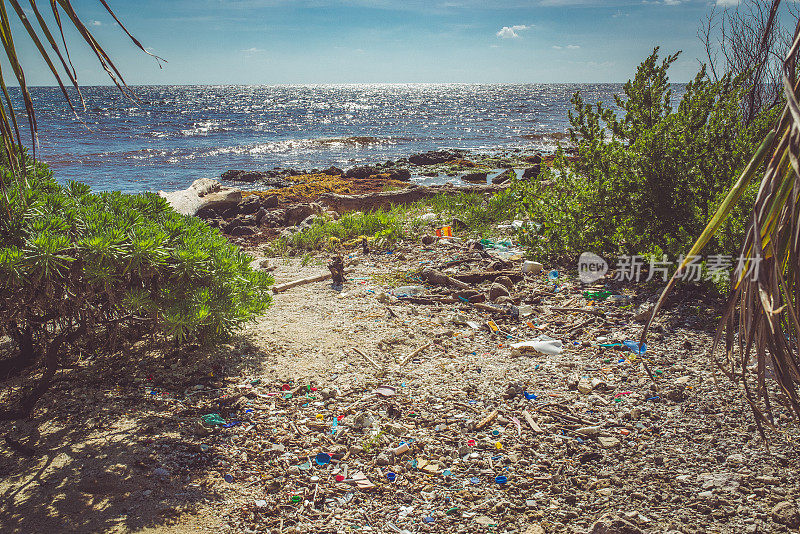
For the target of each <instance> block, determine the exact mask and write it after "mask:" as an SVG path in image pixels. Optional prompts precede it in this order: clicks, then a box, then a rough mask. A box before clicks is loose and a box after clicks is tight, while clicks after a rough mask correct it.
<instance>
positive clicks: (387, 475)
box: [386, 471, 397, 482]
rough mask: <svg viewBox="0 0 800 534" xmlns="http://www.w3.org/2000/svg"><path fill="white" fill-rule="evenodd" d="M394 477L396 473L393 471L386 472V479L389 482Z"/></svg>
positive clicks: (392, 480)
mask: <svg viewBox="0 0 800 534" xmlns="http://www.w3.org/2000/svg"><path fill="white" fill-rule="evenodd" d="M395 478H397V475H396V474H394V473H392V472H391V471H389V472H388V473H386V479H387V480H388V481H389V482H394V479H395Z"/></svg>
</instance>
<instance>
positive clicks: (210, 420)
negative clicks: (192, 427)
mask: <svg viewBox="0 0 800 534" xmlns="http://www.w3.org/2000/svg"><path fill="white" fill-rule="evenodd" d="M201 419H202V420H203V422H204V423H205V424H207V425H211V426H218V425H224V424H226V422H225V419H223V418H222V416H221V415H219V414H218V413H209V414H206V415H204V416H202V417H201Z"/></svg>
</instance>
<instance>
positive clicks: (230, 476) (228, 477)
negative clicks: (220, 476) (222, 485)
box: [224, 474, 233, 482]
mask: <svg viewBox="0 0 800 534" xmlns="http://www.w3.org/2000/svg"><path fill="white" fill-rule="evenodd" d="M224 478H225V482H233V475H231V474H227V475H225V477H224Z"/></svg>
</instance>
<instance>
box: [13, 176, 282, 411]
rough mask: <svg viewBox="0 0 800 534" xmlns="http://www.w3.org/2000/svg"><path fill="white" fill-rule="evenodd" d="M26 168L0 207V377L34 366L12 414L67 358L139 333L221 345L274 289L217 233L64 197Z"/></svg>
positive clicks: (154, 200) (65, 190)
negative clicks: (8, 347) (5, 343)
mask: <svg viewBox="0 0 800 534" xmlns="http://www.w3.org/2000/svg"><path fill="white" fill-rule="evenodd" d="M33 165H34V164H33V163H32V162H31V161H30V160H28V161H27V166H28V172H27V178H19V177H17V176H15V175H14V174H13V173H11V172H10V171H9V170H8V168H7V166H4V167H3V169H4V176H3V181H4V183H5V194H4V195H2V198H0V213H2V214H3V216H2V217H0V335H9V336H10V337H11V338H12V339H13V340H14V341H15V345H16V348H17V349H18V354H17V355H16V356H15V357H13V358H8V359H6V360H3V361H2V362H0V378H2V377H7V376H9V375H13V374H15V373H18V372H19V371H20V370H21V369H23V368H26V367H30V366H32V365H34V364H37V363H38V364H39V365H41V366H42V367H44V372H43V374H42V377H41V379H40V382H39V384H38V385H37V386H36V387H35V388H34V391H33V392H31V393H30V394H29V395H27V396H25V397H24V398H23V400H22V403H21V408H22V410H21V412H22V413H27V412H30V410H31V409H32V407H33V403H35V401H36V399H37V398H38V397H39V396H40V395H41V393H42V392H43V391H44V389H45V388H46V387H47V383H48V382H49V380H50V378H52V376H53V374H54V373H55V371H56V369H57V367H58V366H59V363H61V362H62V361H64V360H65V359H66V358H67V357H68V355H69V354H74V353H76V352H78V351H80V350H89V351H92V352H94V351H98V350H102V349H110V348H112V347H113V345H114V344H115V343H116V342H117V341H119V340H125V339H130V340H133V339H138V338H140V337H141V336H142V335H143V334H155V333H165V334H168V335H169V336H171V337H172V338H173V339H174V341H175V342H176V343H184V342H187V341H199V342H206V341H214V340H219V339H222V338H225V337H226V336H228V335H229V334H231V333H232V332H233V331H234V330H235V329H236V328H237V326H239V325H240V324H241V323H242V322H244V321H247V320H249V319H251V318H252V317H253V316H254V315H256V314H259V313H261V312H263V311H264V310H265V309H266V307H267V306H268V305H269V302H270V297H269V294H268V293H267V289H268V286H269V284H270V283H271V282H272V279H271V278H270V277H269V276H267V275H265V274H262V273H258V272H254V271H253V270H252V269H250V267H249V262H250V261H251V258H249V257H248V256H247V255H245V254H244V253H242V252H241V251H240V250H239V249H238V248H236V247H234V246H232V245H230V244H229V243H228V242H227V241H226V240H225V238H223V237H222V236H221V235H220V234H219V233H218V231H217V230H214V229H211V228H209V227H208V226H207V225H206V224H205V223H203V222H201V221H200V220H198V219H196V218H193V217H185V216H181V215H178V214H177V213H175V212H174V211H173V210H172V209H171V208H170V207H169V205H168V204H167V203H166V202H165V201H164V199H162V198H160V197H158V196H157V195H154V194H151V193H146V194H141V195H125V194H121V193H118V192H114V193H99V194H94V193H91V192H90V190H89V187H88V186H86V185H84V184H80V183H76V182H71V183H69V184H68V185H67V186H63V187H62V186H60V185H59V184H58V183H56V182H55V180H53V178H52V174H51V172H50V171H49V170H48V168H47V167H46V166H45V165H44V164H42V163H36V164H35V165H36V166H35V168H34V166H33ZM6 415H8V414H6Z"/></svg>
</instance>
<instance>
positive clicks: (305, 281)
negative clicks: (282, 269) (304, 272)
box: [272, 273, 331, 293]
mask: <svg viewBox="0 0 800 534" xmlns="http://www.w3.org/2000/svg"><path fill="white" fill-rule="evenodd" d="M330 277H331V273H325V274H320V275H318V276H311V277H309V278H301V279H300V280H294V281H293V282H286V283H285V284H279V285H275V286H272V292H273V293H280V292H281V291H286V290H287V289H291V288H293V287H295V286H301V285H303V284H311V283H313V282H322V281H323V280H327V279H328V278H330Z"/></svg>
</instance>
